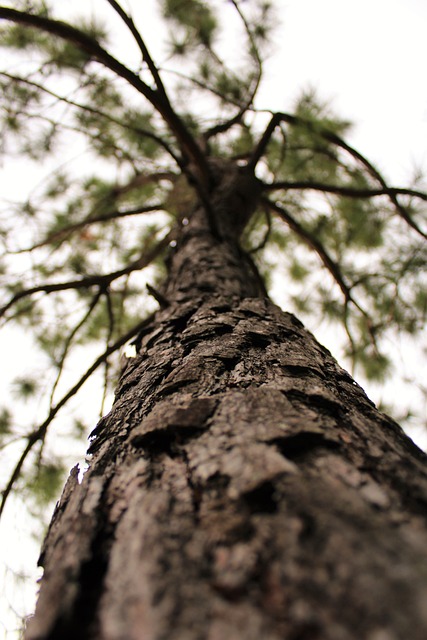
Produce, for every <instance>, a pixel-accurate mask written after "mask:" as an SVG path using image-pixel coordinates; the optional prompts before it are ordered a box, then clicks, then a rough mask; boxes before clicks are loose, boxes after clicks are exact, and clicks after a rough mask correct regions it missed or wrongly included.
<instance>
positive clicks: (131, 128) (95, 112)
mask: <svg viewBox="0 0 427 640" xmlns="http://www.w3.org/2000/svg"><path fill="white" fill-rule="evenodd" d="M0 9H1V7H0ZM0 75H1V76H4V77H6V78H9V79H10V80H13V81H16V82H20V83H22V84H26V85H28V86H31V87H34V88H35V89H38V90H39V91H43V92H44V93H46V94H47V95H50V96H52V98H55V99H56V100H58V101H60V102H64V103H65V104H68V105H70V106H72V107H76V108H78V109H81V110H82V111H87V112H88V113H92V114H93V115H96V116H100V117H101V118H105V119H106V120H108V121H109V122H112V123H113V124H116V125H117V126H119V127H122V128H123V129H127V130H129V131H133V132H134V133H137V134H139V135H142V136H144V137H146V138H150V139H151V140H153V141H154V142H157V144H158V145H159V146H161V147H163V149H165V151H167V153H168V154H169V155H170V156H171V158H173V160H174V161H175V162H176V164H177V165H178V166H179V167H180V168H182V160H181V158H179V157H178V156H177V155H176V154H175V153H174V151H173V150H172V148H171V147H170V145H169V144H168V143H167V142H166V141H165V140H163V139H162V138H161V137H160V136H158V135H157V134H155V133H153V132H152V131H149V130H148V129H143V128H141V127H135V126H133V125H130V124H129V123H126V119H123V120H119V119H118V118H114V117H113V116H111V115H110V114H109V113H105V111H101V110H100V109H95V108H94V107H91V106H90V105H88V104H81V103H79V102H76V101H75V100H70V99H69V98H66V97H65V96H61V95H59V94H58V93H55V92H54V91H51V90H50V89H48V88H47V87H44V86H43V85H41V84H39V83H38V82H34V80H28V79H27V78H22V77H21V76H16V75H12V74H10V73H7V72H5V71H0Z"/></svg>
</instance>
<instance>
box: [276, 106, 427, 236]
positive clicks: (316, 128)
mask: <svg viewBox="0 0 427 640" xmlns="http://www.w3.org/2000/svg"><path fill="white" fill-rule="evenodd" d="M274 117H276V118H278V119H280V120H283V121H284V122H288V123H289V124H292V125H297V126H303V127H305V128H306V129H308V130H309V131H312V132H313V133H315V134H317V135H320V136H321V137H322V138H324V139H325V140H328V141H329V142H332V144H335V145H336V146H338V147H340V148H341V149H344V150H345V151H347V153H349V154H350V155H351V156H352V157H353V158H355V159H356V160H358V161H359V162H360V163H361V164H362V165H363V166H364V167H365V168H366V169H367V171H368V173H369V174H370V175H371V176H372V177H373V178H374V179H375V180H376V181H377V182H379V184H380V185H381V187H382V189H383V191H384V192H385V195H387V196H388V197H389V199H390V201H391V202H392V204H393V205H394V207H395V209H396V211H397V213H398V214H399V215H400V217H401V218H403V219H404V220H405V222H406V223H407V224H408V225H409V226H410V227H411V228H412V229H414V231H416V232H417V233H418V234H419V235H421V236H422V237H423V238H425V239H427V233H424V231H422V229H420V227H419V226H418V225H417V223H416V222H415V221H414V220H412V218H411V216H410V215H409V213H408V212H407V211H406V209H405V207H403V206H402V205H401V204H400V202H399V201H398V199H397V195H396V193H395V192H394V190H393V189H391V188H390V187H389V186H388V185H387V183H386V181H385V180H384V178H383V176H382V175H381V173H380V172H379V171H378V169H376V168H375V167H374V166H373V165H372V164H371V163H370V162H369V160H367V159H366V158H365V157H364V156H363V155H362V154H361V153H359V151H357V150H356V149H354V148H353V147H351V146H350V145H349V144H347V143H346V142H345V140H343V139H342V138H340V136H338V135H337V134H336V133H333V132H331V131H329V130H328V129H326V128H325V127H323V126H322V125H321V124H320V123H314V122H310V121H309V120H305V119H304V118H300V117H299V116H293V115H290V114H287V113H276V114H274V115H273V118H274ZM273 118H272V120H273Z"/></svg>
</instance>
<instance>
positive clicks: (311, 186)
mask: <svg viewBox="0 0 427 640" xmlns="http://www.w3.org/2000/svg"><path fill="white" fill-rule="evenodd" d="M263 188H264V189H265V190H266V191H275V190H276V189H277V190H279V189H285V190H291V189H301V190H304V189H307V190H309V191H322V192H324V193H336V194H338V195H341V196H346V197H349V198H375V197H377V196H387V195H390V193H392V194H394V195H402V196H411V197H414V198H420V199H421V200H425V201H427V193H424V192H423V191H416V190H414V189H403V188H402V189H401V188H397V187H387V189H384V188H382V189H357V188H355V187H345V186H338V185H333V184H322V183H321V182H314V181H313V182H312V181H304V180H300V181H286V180H280V181H278V182H272V183H267V182H265V183H264V184H263Z"/></svg>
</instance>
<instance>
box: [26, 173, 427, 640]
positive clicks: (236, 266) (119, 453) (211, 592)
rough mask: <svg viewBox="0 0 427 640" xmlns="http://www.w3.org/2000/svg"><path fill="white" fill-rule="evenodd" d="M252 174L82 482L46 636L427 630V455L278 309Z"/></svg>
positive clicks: (314, 635)
mask: <svg viewBox="0 0 427 640" xmlns="http://www.w3.org/2000/svg"><path fill="white" fill-rule="evenodd" d="M236 175H237V174H235V175H234V178H232V179H230V180H229V184H228V186H227V185H225V182H224V181H222V182H221V183H220V186H219V187H218V188H217V191H216V195H215V196H214V197H213V198H212V202H213V213H214V215H215V218H216V221H217V227H218V230H219V233H220V234H221V236H222V239H221V240H220V239H218V238H216V237H215V236H214V235H212V233H211V231H210V229H209V225H208V220H207V218H206V217H205V216H204V215H203V214H202V210H201V209H197V208H196V209H195V211H194V212H193V215H192V216H191V217H190V223H189V224H188V225H186V226H185V227H183V230H182V235H181V238H180V239H179V242H178V246H177V248H176V249H175V250H174V251H173V253H172V255H171V257H170V265H169V271H170V276H169V279H168V282H167V284H166V286H165V289H164V291H163V292H162V294H163V295H164V296H165V298H166V299H167V300H168V301H169V306H167V307H166V308H165V309H163V310H161V311H159V312H158V313H157V315H156V318H155V319H154V320H153V321H152V322H151V323H150V324H148V325H147V327H146V328H145V329H144V331H143V332H142V333H141V334H140V336H139V337H138V340H137V347H138V351H137V356H136V357H135V358H132V359H129V361H128V364H127V366H126V369H125V370H124V372H123V375H122V377H121V380H120V383H119V386H118V389H117V394H116V400H115V403H114V406H113V408H112V410H111V412H110V413H109V414H108V415H107V416H106V417H105V418H103V419H102V420H101V422H100V423H99V424H98V426H97V427H96V429H95V432H94V434H93V440H92V443H91V447H90V453H91V462H90V469H89V471H88V472H87V473H86V474H85V476H84V479H83V481H82V483H81V484H79V483H78V480H77V469H74V470H73V471H72V472H71V475H70V478H69V480H68V482H67V485H66V487H65V489H64V492H63V495H62V498H61V500H60V502H59V504H58V505H57V508H56V511H55V514H54V516H53V519H52V523H51V526H50V529H49V532H48V535H47V538H46V541H45V544H44V548H43V550H42V554H41V563H42V565H43V566H44V577H43V580H42V583H41V592H40V597H39V601H38V606H37V610H36V614H35V617H34V618H32V620H31V621H30V623H29V626H28V630H27V634H26V638H27V640H36V639H37V640H41V639H44V640H47V639H54V638H61V639H65V640H66V639H68V638H79V639H90V638H91V639H92V638H93V639H96V640H166V639H168V640H204V639H208V640H237V639H239V640H260V639H263V640H279V639H281V640H361V639H367V640H407V639H408V638H411V640H425V638H426V637H427V557H426V549H427V517H426V505H427V467H426V457H425V455H424V454H423V453H422V452H421V451H420V450H419V449H418V448H417V447H416V446H415V445H414V444H413V443H412V442H411V441H410V440H409V439H408V438H407V437H406V436H405V435H404V434H403V432H402V430H401V429H400V427H399V426H398V425H396V424H395V423H394V422H393V421H392V420H391V419H389V418H388V417H386V416H385V415H383V414H381V413H379V412H378V411H377V410H376V408H375V407H374V405H373V404H372V402H371V401H370V400H369V399H368V398H367V396H366V395H365V393H364V391H363V390H362V389H361V388H360V387H359V386H358V385H357V384H356V383H355V382H354V381H353V380H352V378H351V377H350V375H349V374H348V373H347V372H346V371H344V370H343V369H341V368H340V367H339V366H338V364H337V363H336V361H335V360H334V359H333V358H332V356H331V355H330V353H329V352H328V351H327V350H326V349H325V348H323V347H322V346H321V345H319V343H318V342H316V340H315V339H314V338H313V336H312V335H311V334H310V333H309V332H308V331H307V330H306V329H304V327H303V326H302V325H301V323H300V322H299V321H298V320H297V319H296V318H295V317H294V316H292V315H291V314H288V313H284V312H282V311H281V310H280V309H278V308H277V307H276V306H275V305H273V304H272V303H271V302H270V301H269V299H268V298H267V297H266V296H265V294H264V291H263V287H262V284H261V282H260V279H259V276H257V274H256V273H255V271H254V268H253V265H252V263H251V261H250V260H249V258H248V257H247V256H245V255H244V254H243V252H242V251H241V249H240V248H239V246H238V242H237V236H238V232H237V231H236V232H235V233H234V235H233V232H232V231H233V225H232V224H231V223H230V222H229V220H230V216H232V215H233V216H234V219H236V218H238V219H239V220H240V221H241V222H240V223H239V225H236V228H237V226H238V227H239V229H238V231H240V230H241V228H243V226H244V223H245V221H246V220H247V218H248V217H249V216H250V213H251V204H250V203H251V202H253V201H254V200H255V198H256V189H257V185H256V183H255V181H252V182H251V181H250V180H249V181H248V179H246V178H244V177H243V178H242V176H241V175H239V176H238V179H236ZM236 181H237V182H236ZM237 183H238V184H237ZM224 185H225V186H224ZM245 193H246V194H249V196H248V197H246V198H245V197H244V194H245ZM211 213H212V212H211Z"/></svg>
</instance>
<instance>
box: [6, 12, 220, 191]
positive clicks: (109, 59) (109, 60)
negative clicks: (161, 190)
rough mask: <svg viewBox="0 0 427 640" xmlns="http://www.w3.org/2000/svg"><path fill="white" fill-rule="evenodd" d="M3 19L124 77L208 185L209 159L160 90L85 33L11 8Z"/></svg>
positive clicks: (203, 182)
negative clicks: (71, 48) (70, 46)
mask: <svg viewBox="0 0 427 640" xmlns="http://www.w3.org/2000/svg"><path fill="white" fill-rule="evenodd" d="M0 19H4V20H9V21H11V22H16V23H18V24H24V25H28V26H30V27H34V28H36V29H40V30H42V31H46V32H47V33H51V34H52V35H54V36H57V37H58V38H62V39H63V40H66V41H67V42H71V43H72V44H74V45H75V46H77V47H78V48H79V49H81V50H82V51H84V52H85V53H86V54H88V55H89V57H90V58H92V59H93V60H96V61H97V62H99V63H101V64H102V65H104V66H105V67H106V68H107V69H110V71H113V73H115V74H116V75H117V76H119V77H120V78H123V79H124V80H126V82H128V83H129V84H130V85H131V86H133V87H134V88H135V89H136V90H137V91H138V92H139V93H140V94H142V95H143V96H144V97H145V98H146V99H147V100H148V101H149V102H150V103H151V104H152V105H153V107H154V108H155V109H156V110H157V111H158V112H159V113H160V115H161V116H162V118H163V119H164V121H165V122H166V123H167V125H168V126H169V128H170V130H171V131H172V132H173V134H174V135H175V136H176V139H177V141H178V143H179V145H180V147H181V150H182V152H183V154H184V156H185V158H186V161H187V162H188V161H189V160H191V161H192V162H193V163H194V165H195V166H196V167H197V169H198V175H197V176H196V177H197V178H198V180H201V183H202V185H208V184H209V176H210V172H209V167H208V164H207V161H206V157H205V155H204V153H203V152H202V150H201V149H200V147H199V145H198V143H197V142H196V140H195V139H194V137H193V136H192V135H191V133H190V132H189V130H188V129H187V127H186V126H185V124H184V122H183V121H182V120H181V118H180V117H179V116H178V114H177V113H176V112H175V111H174V109H173V108H172V106H171V104H170V102H169V100H168V99H167V97H166V96H165V95H164V94H163V93H161V92H160V91H159V90H158V89H152V88H151V87H150V86H149V85H148V84H146V83H145V82H144V81H143V80H141V78H140V77H139V76H138V75H137V74H136V73H134V72H133V71H131V70H130V69H128V67H126V66H125V65H124V64H122V63H121V62H119V61H118V60H117V59H116V58H115V57H114V56H112V55H111V54H110V53H108V51H106V50H105V49H104V48H103V47H101V45H100V44H99V43H98V42H97V40H95V39H94V38H92V37H91V36H88V35H87V34H86V33H84V32H83V31H81V30H80V29H77V28H76V27H73V26H71V25H69V24H67V23H65V22H62V21H60V20H53V19H51V18H46V17H44V16H38V15H34V14H30V13H26V12H24V11H17V10H16V9H11V8H9V7H0Z"/></svg>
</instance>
